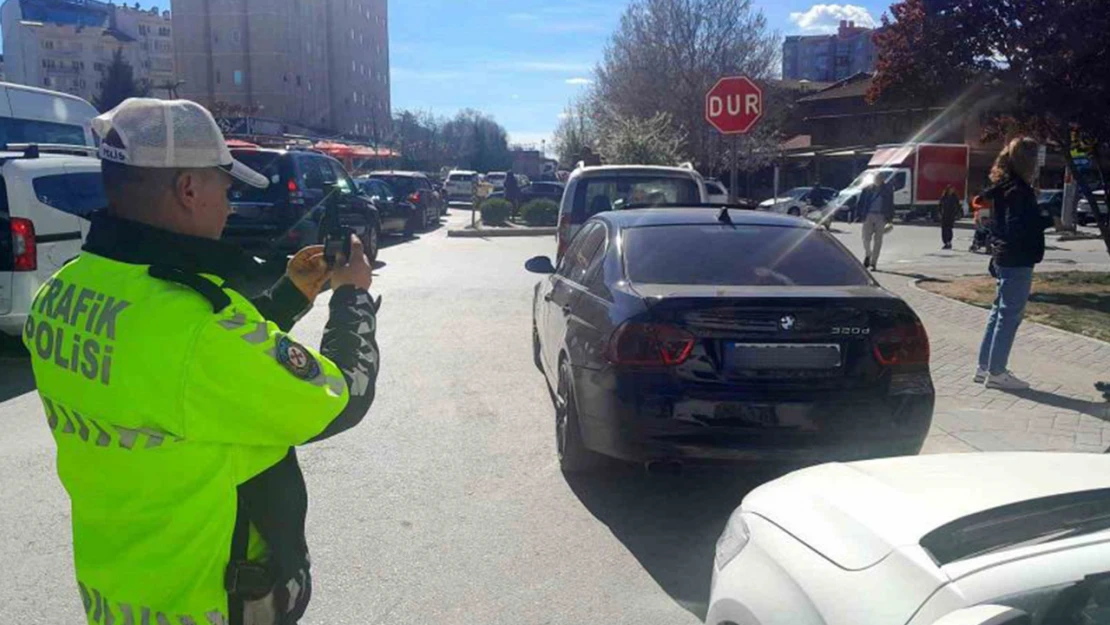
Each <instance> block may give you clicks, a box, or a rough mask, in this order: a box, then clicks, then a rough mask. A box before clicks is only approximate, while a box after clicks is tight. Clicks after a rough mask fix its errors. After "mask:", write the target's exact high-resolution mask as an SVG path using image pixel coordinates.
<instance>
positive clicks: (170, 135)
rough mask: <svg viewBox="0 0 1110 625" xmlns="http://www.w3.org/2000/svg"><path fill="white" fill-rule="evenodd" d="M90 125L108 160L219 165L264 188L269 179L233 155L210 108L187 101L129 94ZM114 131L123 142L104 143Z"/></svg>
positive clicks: (148, 164) (164, 165)
mask: <svg viewBox="0 0 1110 625" xmlns="http://www.w3.org/2000/svg"><path fill="white" fill-rule="evenodd" d="M92 127H93V130H94V131H95V132H96V134H97V135H99V136H100V140H101V143H100V158H101V159H103V160H106V161H112V162H114V163H122V164H124V165H131V166H132V167H154V168H173V169H205V168H208V167H219V168H220V169H223V170H224V171H226V172H227V173H228V174H230V175H232V176H233V177H235V178H236V179H238V180H241V181H243V182H245V183H247V184H249V185H251V186H252V187H258V188H259V189H265V188H266V187H267V186H269V184H270V181H269V180H268V179H267V178H266V177H265V176H263V175H262V174H260V173H258V172H256V171H254V170H253V169H251V168H250V167H247V166H246V165H244V164H242V163H240V162H239V161H237V160H235V159H234V158H232V157H231V150H229V149H228V148H227V142H226V141H224V134H223V132H222V131H221V130H220V127H219V125H217V124H216V119H215V118H214V117H212V113H209V112H208V109H206V108H204V107H203V106H201V105H199V104H197V103H196V102H193V101H191V100H157V99H154V98H128V99H126V100H124V101H123V102H122V103H121V104H120V105H119V106H117V107H116V108H114V109H112V110H110V111H108V112H107V113H104V114H103V115H100V116H98V117H94V118H93V120H92ZM113 130H114V131H116V134H117V135H118V136H119V139H120V142H121V143H122V144H123V145H122V147H121V146H117V145H108V143H107V142H105V139H106V138H107V137H108V133H110V132H111V131H113Z"/></svg>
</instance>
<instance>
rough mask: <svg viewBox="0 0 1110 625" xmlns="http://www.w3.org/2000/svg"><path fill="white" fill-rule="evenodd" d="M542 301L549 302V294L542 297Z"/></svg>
mask: <svg viewBox="0 0 1110 625" xmlns="http://www.w3.org/2000/svg"><path fill="white" fill-rule="evenodd" d="M543 301H545V302H550V301H551V293H548V294H546V295H544V296H543Z"/></svg>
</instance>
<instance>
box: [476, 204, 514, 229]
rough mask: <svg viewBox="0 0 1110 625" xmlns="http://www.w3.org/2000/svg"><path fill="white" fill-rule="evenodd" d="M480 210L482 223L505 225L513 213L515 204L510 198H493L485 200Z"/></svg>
mask: <svg viewBox="0 0 1110 625" xmlns="http://www.w3.org/2000/svg"><path fill="white" fill-rule="evenodd" d="M479 210H480V211H481V213H482V223H484V224H485V225H487V226H503V225H505V223H506V222H507V221H508V220H509V216H510V215H512V214H513V205H512V204H510V203H509V201H508V200H503V199H501V198H493V199H491V200H485V201H483V202H482V204H481V205H480V206H479Z"/></svg>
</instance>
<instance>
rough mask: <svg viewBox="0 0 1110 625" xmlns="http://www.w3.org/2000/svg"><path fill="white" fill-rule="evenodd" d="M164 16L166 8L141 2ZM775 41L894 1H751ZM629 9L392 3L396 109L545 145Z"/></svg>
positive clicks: (565, 0) (610, 2) (554, 1)
mask: <svg viewBox="0 0 1110 625" xmlns="http://www.w3.org/2000/svg"><path fill="white" fill-rule="evenodd" d="M151 4H153V5H155V6H158V7H159V8H168V7H169V4H170V2H169V0H158V1H156V2H151V1H150V0H142V5H143V6H144V7H147V6H151ZM754 4H755V6H756V7H757V8H759V9H762V10H763V12H764V13H765V14H766V15H767V18H768V20H769V22H770V24H771V27H772V28H774V29H776V30H778V31H779V32H780V33H781V34H784V35H792V34H812V33H820V32H830V29H831V30H835V28H836V24H837V21H838V20H839V19H841V18H854V19H856V21H857V22H858V23H863V22H866V21H867V20H869V19H873V20H875V21H876V22H877V21H878V19H879V17H880V16H881V15H882V13H883V11H885V10H886V8H887V7H888V6H889V5H890V0H849V2H847V3H843V4H836V3H829V4H822V3H814V2H813V1H812V0H754ZM627 5H628V0H561V1H560V0H485V1H467V0H463V1H460V0H390V2H389V10H390V27H389V30H390V56H391V58H390V61H391V66H392V67H391V69H392V79H393V94H392V96H393V109H394V110H399V109H413V110H423V111H432V112H435V113H437V114H441V115H454V113H455V112H456V111H458V110H459V109H462V108H474V109H478V110H481V111H484V112H486V113H489V114H491V115H493V116H494V118H496V119H497V121H498V122H500V123H501V124H502V125H504V126H505V127H506V128H507V129H508V130H509V134H510V141H512V142H514V143H529V144H532V143H534V144H539V142H540V141H541V140H542V139H548V140H550V137H551V132H552V131H553V130H554V128H555V125H556V124H557V123H558V118H559V114H560V113H561V112H562V111H563V109H564V108H565V106H566V105H567V103H568V102H570V101H571V100H572V99H573V98H574V97H575V95H576V94H578V93H579V92H580V91H581V90H582V89H584V88H586V86H587V85H588V84H589V83H588V81H589V80H590V78H591V76H592V68H593V66H594V65H595V64H596V63H597V62H598V61H599V60H600V59H601V56H602V51H603V50H604V48H605V42H606V40H607V38H608V36H609V34H610V33H612V32H613V30H615V29H616V27H617V25H618V23H619V21H620V15H621V12H622V11H623V10H624V8H625V7H626V6H627Z"/></svg>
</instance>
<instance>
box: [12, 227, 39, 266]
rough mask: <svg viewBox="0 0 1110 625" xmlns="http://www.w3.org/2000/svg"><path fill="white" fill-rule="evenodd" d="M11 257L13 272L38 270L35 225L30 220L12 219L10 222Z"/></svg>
mask: <svg viewBox="0 0 1110 625" xmlns="http://www.w3.org/2000/svg"><path fill="white" fill-rule="evenodd" d="M11 231H12V256H13V257H14V260H15V263H14V270H15V271H34V270H36V269H38V266H39V260H38V250H37V249H36V247H35V224H34V223H33V222H32V221H31V220H30V219H23V218H21V217H13V218H12V220H11Z"/></svg>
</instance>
